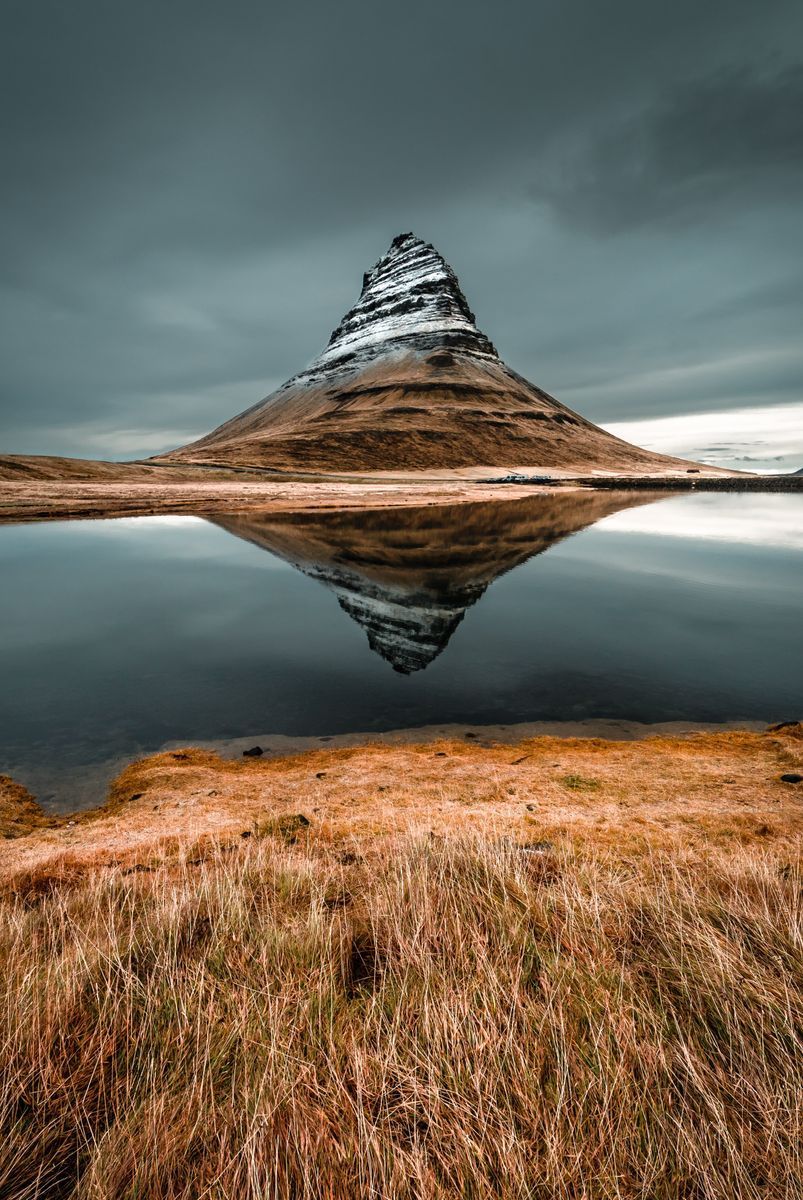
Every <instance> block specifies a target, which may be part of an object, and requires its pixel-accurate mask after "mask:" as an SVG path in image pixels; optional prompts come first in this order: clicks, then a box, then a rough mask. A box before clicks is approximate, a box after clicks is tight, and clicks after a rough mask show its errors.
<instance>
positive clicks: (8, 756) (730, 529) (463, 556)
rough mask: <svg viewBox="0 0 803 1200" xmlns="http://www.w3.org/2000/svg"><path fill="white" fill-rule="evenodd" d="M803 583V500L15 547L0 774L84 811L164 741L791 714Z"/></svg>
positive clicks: (715, 501)
mask: <svg viewBox="0 0 803 1200" xmlns="http://www.w3.org/2000/svg"><path fill="white" fill-rule="evenodd" d="M801 584H803V496H797V495H767V496H748V495H721V496H719V495H710V494H709V495H704V494H700V495H688V496H682V497H671V498H668V499H667V498H661V499H657V500H656V499H654V498H652V497H649V498H647V497H645V496H635V495H633V494H630V495H617V494H612V493H601V494H597V495H595V494H587V495H585V496H558V495H554V496H547V497H539V496H533V497H530V498H528V499H526V500H524V501H516V502H509V503H505V504H496V505H491V504H476V505H469V506H465V505H454V506H447V507H445V508H427V509H413V510H411V509H404V510H396V511H395V512H383V513H373V514H342V513H341V514H338V513H329V514H318V515H316V514H306V515H303V516H285V517H277V516H276V515H275V514H274V515H272V516H271V515H266V516H260V515H259V514H247V515H243V516H229V517H226V518H225V519H223V518H214V519H209V520H205V519H203V518H200V517H152V518H140V519H126V520H117V521H74V522H59V523H47V524H40V525H18V526H6V527H0V680H2V687H0V772H5V773H9V774H12V775H14V777H15V778H17V779H19V780H20V781H21V782H23V783H26V784H28V786H30V787H31V788H32V790H33V791H34V792H35V793H36V794H37V795H38V797H39V798H40V799H41V800H42V801H43V802H45V803H46V804H49V805H51V806H54V807H59V808H69V807H77V806H79V805H81V804H86V803H90V802H97V800H98V799H99V798H100V796H101V794H102V788H103V785H104V783H105V779H104V777H103V771H102V770H101V771H100V773H98V771H97V770H95V771H94V773H93V772H92V771H87V772H83V768H84V767H86V766H87V765H89V764H98V763H99V762H105V761H110V760H112V759H114V758H119V757H120V756H124V757H127V758H131V757H134V756H136V755H138V754H141V753H144V752H148V751H152V750H156V749H158V748H159V747H160V746H162V745H164V744H165V743H166V742H176V741H179V742H187V743H191V742H193V741H194V740H204V739H220V738H236V737H243V736H249V737H250V736H252V735H253V736H254V737H255V738H256V737H257V736H258V735H260V734H261V735H265V734H267V733H283V734H290V735H311V734H314V735H325V734H336V733H344V732H353V731H369V730H374V731H376V730H384V729H393V728H399V727H402V726H411V725H425V724H445V723H449V722H467V723H477V724H479V723H485V722H488V723H503V722H512V721H523V720H539V719H546V720H556V719H571V720H577V719H582V718H587V717H613V718H621V719H631V720H640V721H666V720H700V721H723V720H731V719H742V718H746V719H760V720H764V719H766V720H780V719H787V718H791V717H799V716H800V715H801V710H803V684H801V678H802V677H803V671H802V670H801V667H802V666H803V622H802V621H801V595H802V594H803V589H802V588H801ZM109 771H110V772H111V767H110V768H109Z"/></svg>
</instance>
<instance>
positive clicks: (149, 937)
mask: <svg viewBox="0 0 803 1200" xmlns="http://www.w3.org/2000/svg"><path fill="white" fill-rule="evenodd" d="M802 760H803V729H801V727H800V726H789V727H787V728H783V729H774V730H773V731H769V732H767V733H765V734H759V733H748V732H729V733H700V734H697V735H694V736H690V737H683V738H681V737H655V738H650V739H648V740H646V741H640V742H610V741H602V740H599V739H586V740H581V739H559V738H537V739H531V740H529V741H525V742H521V743H518V744H517V745H514V746H511V745H483V744H481V743H480V742H479V741H477V740H472V741H471V742H470V744H469V743H468V742H457V741H443V742H436V743H432V744H429V745H399V746H386V747H383V746H370V747H361V748H357V749H322V750H320V751H316V752H314V753H308V754H303V755H296V756H293V757H287V758H282V759H268V758H265V759H253V760H238V761H226V760H222V759H220V758H217V757H216V756H215V755H213V754H209V753H207V752H202V751H197V750H196V751H193V750H188V751H177V752H174V753H166V754H161V755H158V756H155V757H153V758H151V759H146V760H144V761H143V762H142V763H138V764H134V765H132V766H131V767H130V768H129V769H128V770H127V771H125V772H124V773H123V775H122V776H120V778H119V779H118V781H117V782H116V784H115V786H114V788H113V791H112V795H111V798H110V802H109V804H108V805H107V806H106V807H105V808H103V809H100V810H97V811H95V812H93V813H88V814H84V815H82V816H80V817H74V818H70V820H69V821H68V820H67V819H55V820H51V819H48V818H47V817H45V816H44V815H43V814H41V813H40V812H39V811H38V810H37V809H36V807H35V806H34V805H31V803H30V802H29V801H28V800H27V799H26V797H25V794H24V792H22V791H19V790H18V791H16V792H13V793H12V791H11V789H10V786H9V785H6V789H5V793H4V794H5V804H4V805H2V806H0V821H2V822H3V825H2V830H0V832H4V833H5V835H6V838H7V839H9V840H6V841H3V842H2V843H0V845H2V847H3V858H2V860H0V990H1V993H2V999H1V1001H0V1195H2V1196H3V1197H4V1198H5V1197H7V1198H8V1200H34V1198H44V1197H48V1198H50V1197H56V1198H66V1197H75V1198H78V1197H81V1198H87V1200H101V1198H102V1200H111V1198H115V1200H118V1198H122V1197H124V1198H126V1200H129V1198H130V1200H134V1198H135V1197H136V1198H137V1200H143V1198H146V1197H147V1198H150V1197H167V1198H170V1200H173V1198H176V1200H177V1198H179V1197H181V1198H186V1200H190V1198H192V1200H200V1198H202V1197H203V1198H206V1197H209V1198H215V1200H223V1198H226V1200H230V1198H233V1197H235V1198H239V1197H244V1198H248V1200H251V1198H254V1200H256V1198H257V1197H259V1198H263V1197H272V1198H273V1197H275V1198H284V1197H293V1198H294V1197H299V1198H301V1197H304V1198H306V1197H309V1198H313V1197H315V1198H319V1197H320V1198H326V1200H339V1198H341V1197H343V1198H346V1197H400V1198H403V1200H407V1198H413V1197H415V1198H416V1200H419V1198H420V1200H429V1198H432V1200H436V1198H438V1200H439V1198H441V1197H443V1198H447V1197H448V1198H455V1200H457V1198H458V1197H472V1198H477V1200H479V1198H480V1197H483V1198H484V1197H500V1198H503V1200H508V1198H510V1200H512V1198H516V1200H523V1198H525V1197H533V1198H535V1200H547V1198H549V1200H551V1198H553V1197H566V1198H567V1200H569V1198H572V1200H576V1198H580V1197H583V1198H586V1197H588V1198H589V1200H592V1198H593V1200H596V1198H600V1200H602V1198H605V1200H608V1198H611V1200H613V1198H617V1200H618V1198H635V1197H640V1198H647V1197H650V1198H655V1200H663V1198H666V1200H670V1198H675V1197H688V1198H691V1197H694V1198H695V1200H696V1198H700V1200H703V1198H704V1200H715V1198H716V1200H720V1198H721V1200H725V1198H728V1200H730V1198H732V1197H745V1198H751V1200H752V1198H756V1200H758V1198H764V1200H767V1198H774V1197H778V1198H780V1197H784V1198H785V1200H791V1198H793V1197H799V1196H800V1195H801V1194H802V1193H801V1178H803V1152H802V1146H803V1138H801V1134H802V1133H803V1120H801V1105H800V1102H801V1094H802V1093H803V1054H801V1050H802V1049H803V1047H802V1046H801V1035H802V1034H803V955H802V954H801V940H802V939H801V913H802V911H803V903H802V901H803V887H802V886H801V885H803V864H802V862H801V855H800V837H801V831H803V785H799V784H794V783H785V782H783V781H782V779H781V776H782V775H783V774H795V773H797V772H799V771H800V767H801V761H802Z"/></svg>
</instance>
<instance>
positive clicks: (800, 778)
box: [781, 771, 803, 783]
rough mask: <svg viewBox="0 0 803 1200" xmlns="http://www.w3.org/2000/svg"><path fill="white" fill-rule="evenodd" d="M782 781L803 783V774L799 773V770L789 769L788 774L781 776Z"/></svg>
mask: <svg viewBox="0 0 803 1200" xmlns="http://www.w3.org/2000/svg"><path fill="white" fill-rule="evenodd" d="M781 783H803V775H798V773H797V771H788V772H787V773H786V775H782V776H781Z"/></svg>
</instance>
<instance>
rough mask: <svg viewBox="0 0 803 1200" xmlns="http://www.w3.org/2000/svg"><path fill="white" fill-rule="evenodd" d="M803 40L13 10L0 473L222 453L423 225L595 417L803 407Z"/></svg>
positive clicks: (610, 21)
mask: <svg viewBox="0 0 803 1200" xmlns="http://www.w3.org/2000/svg"><path fill="white" fill-rule="evenodd" d="M801 33H803V16H802V15H801V10H800V7H799V6H798V5H795V4H793V3H792V2H791V0H789V2H788V3H787V2H776V3H772V2H770V3H769V4H767V5H764V6H761V7H759V6H757V5H755V4H753V3H748V2H746V0H732V2H731V3H727V4H726V3H725V2H724V0H712V3H710V4H708V5H704V6H700V5H699V4H696V3H691V0H679V2H678V3H676V4H675V5H673V6H667V5H663V4H658V3H651V2H647V3H645V2H644V0H641V2H637V0H614V2H613V3H610V4H606V5H599V4H595V3H593V0H583V2H580V0H569V2H568V3H558V2H557V0H549V2H543V0H542V2H540V3H532V0H530V2H527V3H525V2H518V0H513V2H507V3H505V2H503V3H500V4H498V5H495V6H493V7H490V6H488V5H485V4H479V3H474V2H473V0H463V2H461V3H458V2H457V0H442V2H441V3H439V4H437V5H432V4H424V3H422V2H421V0H412V2H410V3H407V4H405V5H404V6H398V5H389V4H384V3H368V2H367V0H366V2H363V0H344V2H343V3H341V4H339V5H328V4H323V3H320V2H315V3H312V2H307V3H297V4H293V5H290V4H284V3H280V4H271V5H266V4H258V3H251V2H248V3H247V2H245V0H233V2H232V3H229V4H227V5H226V6H225V7H224V6H221V5H219V4H212V3H210V2H209V0H195V2H194V3H189V0H174V2H173V3H171V4H169V5H164V4H161V3H160V4H157V3H154V2H152V0H145V2H144V3H140V4H138V5H123V4H122V3H118V2H117V0H112V2H108V0H103V2H101V0H76V2H75V3H74V4H72V5H69V6H67V5H63V4H56V3H55V2H54V0H41V2H39V3H34V4H31V3H27V2H25V3H23V2H21V0H11V2H10V3H7V4H6V6H5V20H4V36H3V39H2V51H0V55H2V63H0V66H1V67H2V70H1V71H0V89H1V91H2V95H1V96H0V100H1V101H2V102H1V103H0V121H2V125H3V143H2V144H3V184H2V220H1V221H0V329H1V330H2V333H1V334H0V337H1V339H2V341H1V343H0V353H2V364H3V365H2V374H1V375H0V449H2V450H5V451H9V452H12V451H14V452H20V453H69V454H87V455H96V456H109V457H127V456H135V455H141V454H147V453H155V452H157V451H159V450H162V449H166V448H168V447H169V446H171V445H175V444H177V443H179V442H181V441H184V440H187V439H189V438H191V437H193V436H196V435H198V434H200V433H202V432H204V431H205V430H207V429H209V428H211V427H212V426H214V425H215V424H217V423H219V422H220V421H221V420H223V419H225V418H226V417H228V416H230V415H232V414H233V413H234V412H236V411H238V410H239V409H241V408H244V407H246V406H247V405H249V404H251V403H253V402H254V401H256V400H257V399H259V398H260V397H261V396H262V395H264V394H266V393H267V392H268V391H270V390H271V389H272V388H273V387H275V386H276V385H277V384H279V383H281V382H282V381H283V380H284V379H285V378H287V377H288V376H289V375H291V374H293V373H294V372H295V371H297V370H299V369H300V368H301V367H303V366H304V365H305V363H306V362H307V361H308V360H309V359H310V358H312V357H313V356H314V355H315V354H316V353H317V352H318V351H319V350H320V348H321V347H322V346H323V344H324V343H325V341H326V340H327V338H328V335H329V333H330V331H331V329H332V328H333V327H334V325H335V324H336V323H337V321H338V320H339V318H340V316H341V315H342V313H343V311H345V309H346V308H347V307H348V306H349V305H350V304H351V303H352V302H353V300H354V298H355V297H356V295H357V293H358V292H359V287H360V281H361V277H362V272H363V271H364V270H365V269H366V268H367V267H368V266H370V265H371V264H372V263H373V262H374V261H375V260H376V259H377V258H378V257H379V255H380V254H381V253H383V252H384V250H385V249H386V247H387V244H388V243H389V241H390V239H391V238H392V237H393V236H394V234H396V233H398V232H401V231H404V230H408V229H412V230H414V232H415V233H417V234H418V235H419V236H421V237H424V238H426V239H427V240H431V241H433V242H434V243H435V245H436V246H437V247H438V248H439V249H440V250H441V251H442V253H443V254H444V255H445V256H446V258H447V259H448V260H449V261H450V262H451V264H452V265H453V266H454V268H455V270H456V271H457V273H458V275H459V277H460V279H461V282H462V284H463V287H464V290H465V291H466V294H467V295H468V297H469V300H470V303H471V304H472V307H473V308H474V310H475V312H476V313H477V317H478V321H479V323H480V325H481V327H482V328H484V329H485V330H486V331H487V332H488V334H489V335H490V336H491V337H492V339H493V340H494V341H495V343H496V345H497V347H498V348H499V350H500V353H502V355H503V357H504V358H505V359H506V361H508V362H509V363H510V365H511V366H513V367H514V368H515V369H517V370H519V371H520V372H522V373H523V374H525V375H527V376H528V377H530V378H532V379H533V380H535V381H536V382H537V383H539V384H540V385H541V386H543V387H546V388H547V389H548V390H550V391H552V392H553V393H554V394H556V395H557V396H558V397H559V398H560V399H562V400H564V401H565V402H567V403H569V404H571V405H573V406H574V407H576V408H578V409H580V410H581V411H582V412H584V413H586V414H587V415H588V416H590V417H591V418H592V419H594V420H596V421H600V422H615V421H620V422H621V421H642V422H643V421H645V419H647V418H651V417H656V418H665V417H667V416H672V415H676V414H682V413H693V412H710V411H716V410H720V411H723V412H724V411H728V410H732V409H747V408H749V409H751V410H753V409H755V408H756V407H759V408H760V407H762V406H766V407H767V411H768V414H769V413H770V412H775V411H777V408H778V406H779V405H790V406H791V405H793V404H795V403H797V402H799V401H800V399H801V390H800V380H801V372H802V369H803V353H802V352H801V349H800V337H799V329H800V326H801V317H803V267H801V265H800V261H799V254H798V255H796V254H795V248H796V246H799V244H800V242H801V238H802V237H803V218H801V212H802V211H803V208H802V206H801V169H800V168H801V143H803V137H802V136H801V134H802V133H803V130H801V112H803V104H801V100H803V70H801V62H800V46H801Z"/></svg>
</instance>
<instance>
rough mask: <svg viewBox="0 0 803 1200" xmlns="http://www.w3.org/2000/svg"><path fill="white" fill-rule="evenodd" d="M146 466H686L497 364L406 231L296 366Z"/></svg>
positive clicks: (447, 273) (445, 269)
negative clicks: (244, 405)
mask: <svg viewBox="0 0 803 1200" xmlns="http://www.w3.org/2000/svg"><path fill="white" fill-rule="evenodd" d="M156 461H161V462H171V463H179V462H184V463H188V462H195V463H215V464H226V465H235V464H236V465H239V466H243V465H248V466H255V467H271V468H279V469H283V470H293V469H297V470H305V471H308V470H313V471H316V470H320V471H333V470H335V471H337V470H348V471H355V470H356V471H359V470H373V471H375V470H399V469H408V470H421V469H427V468H457V467H471V466H505V467H538V468H558V469H568V470H571V471H582V472H588V471H590V470H594V469H602V470H612V471H622V472H631V473H633V472H634V473H646V472H651V471H666V470H676V471H678V470H681V471H682V470H684V469H686V468H687V467H688V463H686V462H684V461H682V460H678V459H674V458H668V457H665V456H663V455H659V454H653V453H651V452H649V451H647V450H641V449H639V448H638V447H636V446H632V445H630V444H629V443H628V442H624V441H622V440H620V439H619V438H616V437H614V436H613V435H612V434H610V433H606V432H605V431H604V430H602V429H600V428H598V427H597V426H596V425H594V424H592V423H591V422H590V421H587V420H586V419H585V418H584V417H581V416H579V415H578V414H577V413H575V412H572V410H571V409H569V408H567V407H566V406H565V405H563V404H560V403H559V402H558V401H557V400H555V399H554V398H553V397H552V396H550V395H549V394H548V393H547V392H545V391H543V390H542V389H541V388H539V387H536V385H535V384H532V383H529V382H528V381H527V380H526V379H523V378H522V377H521V376H520V375H517V374H516V372H515V371H512V370H511V369H510V368H509V367H507V366H506V365H505V363H504V362H502V360H501V359H500V357H499V355H498V354H497V352H496V349H495V348H494V346H493V345H492V343H491V342H490V341H489V339H488V338H487V337H486V336H485V334H484V333H481V332H480V330H479V329H478V328H477V326H476V324H475V321H474V316H473V314H472V312H471V310H470V309H469V306H468V303H467V301H466V298H465V296H464V295H463V292H462V291H461V289H460V285H459V283H458V281H457V277H456V276H455V273H454V271H452V269H451V268H450V267H449V266H448V264H447V263H446V262H445V261H444V259H443V258H442V257H441V255H440V254H438V252H437V251H436V250H435V249H434V248H433V247H432V246H431V245H429V244H427V243H425V242H422V241H421V240H420V239H419V238H417V237H414V236H413V234H411V233H406V234H402V235H400V236H399V237H397V238H394V240H393V242H392V243H391V246H390V249H389V250H388V252H387V253H386V254H385V255H384V256H383V257H382V258H381V259H380V260H379V262H378V263H377V264H376V266H374V267H373V268H372V270H370V271H369V272H368V273H367V274H366V275H365V276H364V277H363V288H362V293H361V295H360V298H359V300H358V301H357V303H356V304H355V305H354V307H353V308H352V309H350V310H349V312H348V313H346V315H345V317H344V318H343V320H342V321H341V322H340V324H339V325H338V327H337V329H336V330H335V331H334V333H333V334H332V336H331V338H330V340H329V344H328V345H327V347H326V349H325V350H324V351H323V353H322V354H320V355H319V356H318V358H316V359H315V360H314V361H313V362H312V363H311V364H310V366H309V367H307V368H306V369H305V370H303V371H301V372H300V373H299V374H298V375H295V376H293V378H292V379H290V380H289V381H288V382H287V383H285V384H284V385H283V386H282V387H280V388H279V389H278V390H277V391H275V392H273V393H272V394H271V395H270V396H268V397H267V398H266V399H264V400H261V401H260V402H259V403H258V404H255V405H254V406H253V407H252V408H249V409H247V410H246V411H245V412H243V413H240V414H239V415H238V416H236V417H233V418H232V419H231V420H229V421H227V422H226V423H225V424H223V425H221V426H220V427H219V428H218V429H215V430H214V431H213V432H212V433H209V434H207V435H206V436H205V437H203V438H200V439H199V440H198V441H196V442H193V443H191V444H190V445H188V446H184V447H182V448H180V449H178V450H175V451H173V452H171V453H170V454H167V455H160V456H158V459H157V460H156ZM703 470H704V471H705V473H707V474H721V473H722V472H719V471H717V470H715V469H713V468H703Z"/></svg>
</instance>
